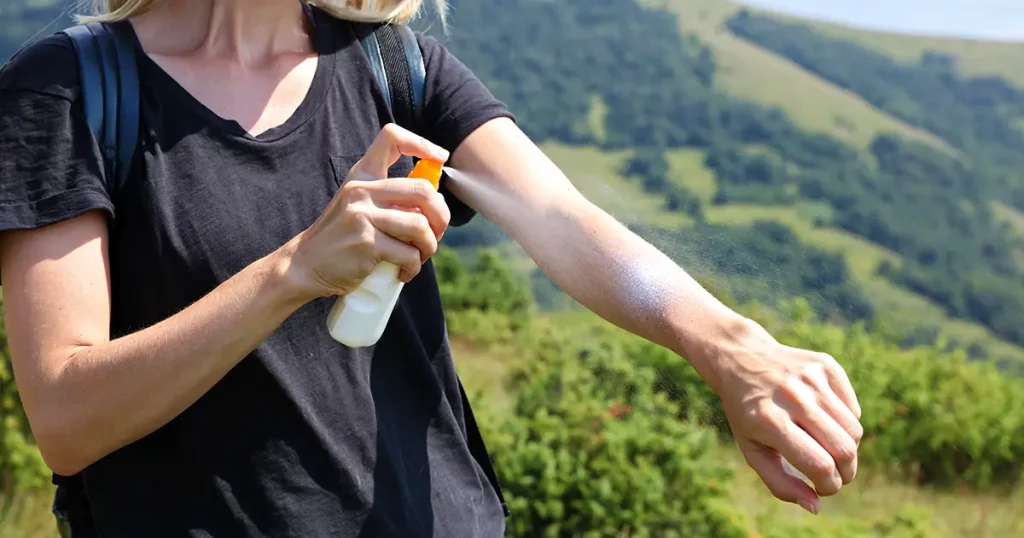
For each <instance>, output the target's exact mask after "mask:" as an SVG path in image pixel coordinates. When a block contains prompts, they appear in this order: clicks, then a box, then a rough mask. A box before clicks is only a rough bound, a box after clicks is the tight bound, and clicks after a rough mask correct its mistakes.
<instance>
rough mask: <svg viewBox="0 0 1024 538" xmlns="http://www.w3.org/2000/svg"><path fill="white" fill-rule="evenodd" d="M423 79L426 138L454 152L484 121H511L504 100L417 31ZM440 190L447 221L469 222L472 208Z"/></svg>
mask: <svg viewBox="0 0 1024 538" xmlns="http://www.w3.org/2000/svg"><path fill="white" fill-rule="evenodd" d="M417 38H418V40H419V43H420V49H421V50H422V51H423V61H424V63H425V66H426V71H427V77H426V78H427V80H426V88H425V91H424V98H423V100H424V103H423V124H424V129H425V133H423V134H424V136H426V137H427V138H428V139H429V140H430V141H432V142H434V143H435V144H437V145H439V146H441V147H443V148H444V149H446V150H448V151H451V152H454V151H455V149H456V148H458V147H459V144H461V143H462V141H463V140H465V138H466V137H467V136H469V135H470V134H471V133H472V132H473V131H474V130H476V129H477V128H478V127H480V126H481V125H483V124H484V123H487V122H488V121H490V120H492V119H495V118H500V117H506V118H510V119H512V120H513V121H515V117H514V116H513V115H512V113H511V112H510V111H509V109H508V107H507V106H506V105H505V103H503V102H501V101H499V100H498V99H496V98H495V97H494V95H492V94H491V92H490V90H488V89H487V86H485V85H484V84H483V82H481V81H480V79H478V78H477V77H476V75H474V74H473V72H472V71H470V69H469V68H468V67H467V66H466V65H465V64H463V63H462V62H461V61H460V60H459V59H458V58H456V57H455V56H454V55H452V54H451V53H450V52H449V51H448V49H447V48H446V47H445V46H444V45H442V44H441V43H440V42H438V41H437V39H435V38H433V37H431V36H428V35H425V34H417ZM441 192H442V194H444V196H445V199H446V200H447V202H448V206H449V208H450V209H451V212H452V218H451V225H452V226H460V225H463V224H465V223H467V222H469V221H470V220H471V219H472V218H473V216H474V215H475V212H474V211H473V209H471V208H470V207H469V206H467V205H466V204H464V203H463V202H462V201H461V200H459V199H457V198H456V197H455V196H454V195H452V194H451V192H449V191H448V189H447V188H446V187H445V186H444V184H443V183H442V185H441Z"/></svg>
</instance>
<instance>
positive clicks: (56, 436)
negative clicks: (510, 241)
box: [0, 126, 450, 475]
mask: <svg viewBox="0 0 1024 538" xmlns="http://www.w3.org/2000/svg"><path fill="white" fill-rule="evenodd" d="M402 154H406V155H414V156H418V157H424V158H428V157H429V158H434V159H438V160H441V161H444V160H445V159H447V157H448V155H447V152H445V151H444V150H441V149H440V148H436V146H433V145H430V144H428V143H426V142H425V141H424V140H422V139H421V138H419V137H417V136H415V135H412V134H411V133H409V132H408V131H404V130H400V129H397V128H394V127H393V126H389V127H386V128H385V129H384V130H383V131H382V133H381V135H379V136H378V137H377V139H376V140H375V141H374V143H373V145H372V146H371V147H370V149H369V150H368V151H367V153H366V155H365V156H364V157H363V159H361V160H360V161H359V163H356V165H355V166H354V167H353V168H352V170H351V171H350V173H349V177H350V178H351V177H361V176H364V175H366V174H370V175H371V176H374V174H379V173H380V171H381V170H385V171H386V170H387V168H388V166H390V165H391V164H393V163H394V162H395V161H397V160H398V158H399V156H400V155H402ZM374 177H383V176H380V175H375V176H374ZM396 204H397V205H402V206H405V207H411V208H417V209H418V210H419V211H418V212H417V213H412V212H409V211H402V210H398V209H394V208H393V206H394V205H396ZM449 218H450V215H449V213H448V208H447V206H445V204H444V199H443V197H442V196H441V194H439V193H437V192H435V191H434V190H433V188H431V187H430V186H429V185H426V184H425V182H416V181H409V180H407V179H381V180H375V181H358V180H346V182H345V184H344V185H343V186H342V188H341V189H340V190H339V191H338V193H337V194H336V195H335V197H334V199H333V200H332V201H331V203H330V204H329V205H328V207H327V208H326V209H325V210H324V212H323V214H322V215H321V216H320V218H319V219H317V221H316V222H315V223H314V224H313V225H312V226H310V228H308V229H307V230H305V231H304V232H302V233H301V234H299V235H297V236H296V237H295V238H294V239H293V240H291V241H289V242H288V243H287V244H285V245H283V246H282V247H281V248H280V249H278V250H276V251H275V252H273V253H271V254H269V255H267V256H266V257H264V258H261V259H259V260H256V261H254V262H253V263H252V264H250V265H249V266H248V267H246V268H245V269H243V270H242V271H240V272H239V273H238V274H236V275H234V276H233V277H231V278H230V279H228V280H226V281H225V282H223V283H222V284H221V285H220V286H218V287H217V288H215V289H214V290H213V291H211V292H210V293H209V294H207V295H206V296H204V297H202V298H201V299H199V300H198V301H196V302H195V303H193V304H192V305H190V306H189V307H187V308H185V309H183V310H182V311H181V312H178V313H177V314H175V315H173V316H171V317H169V318H167V319H166V320H164V321H162V322H160V323H157V324H155V325H153V326H151V327H148V328H146V329H143V330H141V331H138V332H135V333H132V334H129V335H126V336H123V337H120V338H117V339H115V340H113V341H112V340H110V338H109V334H110V312H111V302H110V276H109V266H108V256H107V248H108V247H107V241H108V237H107V233H108V232H107V221H106V216H105V215H104V214H103V213H101V212H98V211H94V212H89V213H86V214H83V215H80V216H77V217H73V218H70V219H67V220H64V221H62V222H59V223H56V224H51V225H48V226H44V227H41V228H38V229H33V230H17V231H8V232H5V233H3V234H0V274H2V275H3V288H4V314H5V316H6V323H7V332H8V340H9V344H10V347H11V359H12V363H13V367H14V374H15V376H16V378H17V381H18V389H19V391H20V393H21V398H22V402H23V403H24V406H25V412H26V414H27V416H28V419H29V424H30V425H31V428H32V431H33V434H34V436H35V438H36V443H37V445H38V446H39V449H40V451H41V453H42V455H43V458H44V460H45V461H46V463H47V465H48V466H49V467H50V468H51V469H52V470H53V471H54V472H55V473H57V474H60V475H72V474H75V473H77V472H79V471H80V470H82V469H83V468H85V467H86V466H88V465H89V464H91V463H93V462H94V461H96V460H98V459H100V458H102V457H104V456H106V455H107V454H109V453H111V452H113V451H115V450H117V449H118V448H121V447H123V446H125V445H127V444H129V443H131V442H133V441H135V440H137V439H140V438H142V437H144V436H145V435H148V434H149V433H151V432H153V431H154V430H156V429H157V428H159V427H161V426H163V425H164V424H166V423H167V422H169V421H170V420H172V419H173V418H174V417H176V416H177V415H179V414H180V413H181V412H182V411H184V410H185V409H187V408H188V407H189V406H190V405H192V403H194V402H195V401H196V400H197V399H198V398H199V397H200V396H202V395H203V394H205V393H206V392H207V391H208V390H210V388H211V387H213V386H214V385H215V384H216V383H217V381H219V380H220V379H221V378H222V377H223V376H224V375H225V374H226V373H227V372H228V371H229V370H230V369H231V368H232V367H234V365H236V364H237V363H238V362H239V361H241V360H242V359H243V358H244V357H245V356H246V355H247V354H249V352H251V351H252V350H253V349H254V348H255V347H256V346H257V345H258V344H259V343H260V342H261V341H263V340H264V339H265V338H266V337H267V336H268V335H269V334H270V333H271V332H273V331H274V330H275V329H276V328H277V327H278V326H279V325H280V324H281V323H282V322H283V321H284V320H285V319H286V318H287V317H288V316H290V315H291V314H292V313H293V312H294V311H295V310H297V309H298V308H299V307H301V306H302V305H303V304H305V303H306V302H308V301H310V300H312V299H314V298H316V297H324V296H331V295H341V294H344V293H347V292H348V291H349V290H352V289H354V288H355V287H356V286H358V285H359V283H360V282H361V281H362V279H363V278H364V277H365V276H366V275H367V274H369V273H370V271H372V270H373V268H374V267H376V266H377V264H378V263H380V262H381V261H388V262H391V263H394V264H396V265H398V266H400V267H401V268H402V273H401V278H402V279H403V280H405V281H408V280H409V279H411V278H412V277H414V276H415V275H416V274H417V273H418V272H419V269H420V267H421V264H422V262H423V260H424V259H425V258H426V257H429V256H430V255H432V254H433V253H434V252H435V251H436V249H437V240H438V238H439V237H440V234H441V233H442V232H443V230H444V228H445V227H446V226H447V224H448V219H449ZM324 330H325V331H326V327H325V328H324Z"/></svg>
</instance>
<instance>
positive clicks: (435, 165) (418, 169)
mask: <svg viewBox="0 0 1024 538" xmlns="http://www.w3.org/2000/svg"><path fill="white" fill-rule="evenodd" d="M441 172H442V164H441V163H440V162H438V161H433V160H428V159H422V160H420V162H418V163H416V166H415V167H414V168H413V169H412V172H410V173H409V177H410V178H418V179H425V180H427V181H429V182H430V184H431V185H433V186H434V189H435V190H436V189H437V188H438V187H439V185H440V181H441ZM399 270H400V268H399V267H398V266H397V265H395V264H393V263H389V262H381V263H380V264H379V265H377V267H376V268H374V270H373V271H372V272H370V274H369V275H367V277H366V278H365V279H364V280H363V282H362V283H361V284H360V285H359V287H358V288H356V289H354V290H352V291H351V292H349V293H348V294H347V295H345V296H343V297H340V298H339V299H338V300H337V302H335V303H334V308H332V309H331V313H330V315H328V316H327V329H328V331H330V334H331V338H334V339H335V340H337V341H338V342H340V343H342V344H344V345H346V346H349V347H367V346H372V345H374V344H376V343H377V340H380V336H381V335H382V334H384V328H385V327H386V326H387V324H388V320H389V319H390V318H391V313H392V312H393V311H394V309H395V304H396V303H397V302H398V296H399V294H400V293H402V288H403V287H404V286H405V283H404V282H402V281H401V280H398V272H399Z"/></svg>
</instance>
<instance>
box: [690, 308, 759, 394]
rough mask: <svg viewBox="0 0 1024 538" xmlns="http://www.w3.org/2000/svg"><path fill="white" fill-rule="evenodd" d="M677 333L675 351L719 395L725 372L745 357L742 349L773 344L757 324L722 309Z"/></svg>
mask: <svg viewBox="0 0 1024 538" xmlns="http://www.w3.org/2000/svg"><path fill="white" fill-rule="evenodd" d="M676 334H677V335H680V337H679V339H678V342H679V343H678V345H677V346H676V349H674V351H675V352H676V353H677V354H679V355H680V356H682V357H683V358H685V359H686V360H687V362H689V363H690V365H692V366H693V368H694V369H695V370H696V371H697V373H698V374H699V375H700V376H701V378H702V379H704V381H705V382H706V383H707V384H708V385H709V386H710V387H711V388H712V390H714V391H715V393H718V394H721V389H722V385H723V379H724V378H725V377H727V376H726V375H725V374H726V372H727V371H728V370H729V369H730V368H732V367H734V366H735V364H734V363H735V362H736V361H737V360H738V359H740V358H741V357H742V356H744V351H743V350H745V349H750V348H752V347H757V345H758V343H759V342H761V343H767V342H773V341H774V340H773V339H772V337H771V335H769V334H768V333H767V331H765V329H764V328H763V327H761V325H760V324H758V323H757V322H755V321H754V320H752V319H749V318H746V317H744V316H742V315H740V314H738V313H736V312H734V311H732V310H730V309H728V308H724V307H723V309H722V310H721V311H720V312H716V313H714V314H711V313H708V314H706V315H705V316H704V322H703V323H700V324H698V326H697V327H689V328H688V329H682V328H680V329H677V331H676Z"/></svg>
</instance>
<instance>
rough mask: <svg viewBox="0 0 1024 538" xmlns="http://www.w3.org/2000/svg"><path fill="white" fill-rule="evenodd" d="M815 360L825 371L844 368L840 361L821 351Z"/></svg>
mask: <svg viewBox="0 0 1024 538" xmlns="http://www.w3.org/2000/svg"><path fill="white" fill-rule="evenodd" d="M815 358H816V359H817V362H818V364H820V365H821V367H822V369H823V370H830V369H835V368H842V366H840V365H839V361H837V360H836V358H835V357H833V356H832V355H830V354H828V353H825V352H821V351H819V352H817V353H816V354H815Z"/></svg>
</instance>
